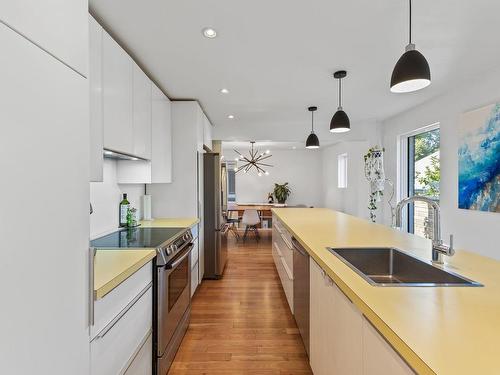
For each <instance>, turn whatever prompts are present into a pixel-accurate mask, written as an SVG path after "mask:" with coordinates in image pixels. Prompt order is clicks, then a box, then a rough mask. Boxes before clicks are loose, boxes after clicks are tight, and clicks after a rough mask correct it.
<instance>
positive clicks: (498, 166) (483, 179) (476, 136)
mask: <svg viewBox="0 0 500 375" xmlns="http://www.w3.org/2000/svg"><path fill="white" fill-rule="evenodd" d="M458 207H459V208H464V209H469V210H479V211H490V212H500V103H495V104H492V105H489V106H486V107H483V108H480V109H477V110H474V111H471V112H467V113H464V114H463V115H462V117H461V121H460V128H459V148H458Z"/></svg>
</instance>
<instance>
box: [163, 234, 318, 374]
mask: <svg viewBox="0 0 500 375" xmlns="http://www.w3.org/2000/svg"><path fill="white" fill-rule="evenodd" d="M181 374H183V375H184V374H190V375H201V374H206V375H228V374H231V375H238V374H252V375H305V374H312V372H311V369H310V367H309V363H308V358H307V355H306V353H305V349H304V347H303V344H302V341H301V338H300V335H299V333H298V330H297V326H296V324H295V321H294V318H293V316H292V314H291V312H290V309H289V308H288V303H287V301H286V297H285V294H284V292H283V289H282V287H281V283H280V280H279V276H278V274H277V272H276V268H275V266H274V262H273V258H272V254H271V233H270V232H268V233H262V238H261V240H260V242H258V243H257V242H256V241H255V240H254V238H253V236H252V237H250V238H249V239H248V240H247V241H246V243H244V244H243V243H242V242H241V241H240V242H238V243H236V241H234V237H233V236H232V235H230V239H229V255H228V262H227V265H226V270H225V272H224V277H223V278H222V279H221V280H204V281H203V283H202V285H201V286H200V287H199V288H198V291H197V292H196V294H195V295H194V297H193V302H192V315H191V323H190V325H189V329H188V332H187V333H186V336H185V337H184V340H183V341H182V344H181V347H180V348H179V351H178V352H177V356H176V357H175V360H174V363H173V364H172V367H171V368H170V371H169V375H181Z"/></svg>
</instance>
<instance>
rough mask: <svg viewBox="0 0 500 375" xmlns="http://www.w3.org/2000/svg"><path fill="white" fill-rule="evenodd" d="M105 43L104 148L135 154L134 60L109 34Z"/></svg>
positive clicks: (106, 34)
mask: <svg viewBox="0 0 500 375" xmlns="http://www.w3.org/2000/svg"><path fill="white" fill-rule="evenodd" d="M102 43H103V49H102V53H103V118H104V148H106V149H109V150H113V151H118V152H122V153H125V154H131V155H133V154H134V141H133V135H134V132H133V114H132V113H133V61H132V58H131V57H130V56H129V55H128V54H127V53H126V52H125V51H124V50H123V49H122V48H121V47H120V46H119V45H118V43H116V42H115V41H114V40H113V38H111V36H110V35H109V34H108V33H106V32H104V33H103V37H102Z"/></svg>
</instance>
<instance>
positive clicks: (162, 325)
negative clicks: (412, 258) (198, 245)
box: [153, 237, 193, 375]
mask: <svg viewBox="0 0 500 375" xmlns="http://www.w3.org/2000/svg"><path fill="white" fill-rule="evenodd" d="M191 238H192V237H190V238H189V240H191ZM183 239H184V240H183V241H182V242H176V243H174V245H173V248H174V249H175V251H176V252H177V254H176V255H175V257H173V258H172V259H171V260H168V261H167V262H166V263H165V264H157V265H156V274H155V280H154V283H153V288H154V290H153V292H154V296H155V306H154V315H153V324H154V326H155V327H154V328H155V329H153V335H154V343H155V345H154V352H155V354H156V356H155V357H156V358H155V360H154V361H153V365H154V373H155V374H157V375H165V374H166V373H167V372H168V369H169V368H170V365H171V364H172V361H173V359H174V357H175V354H176V352H177V349H178V348H179V345H180V343H181V341H182V338H183V337H184V334H185V333H186V331H187V328H188V325H189V317H190V313H191V256H190V255H191V250H192V249H193V244H192V243H191V241H189V242H187V241H186V237H183ZM177 243H179V244H178V245H176V244H177Z"/></svg>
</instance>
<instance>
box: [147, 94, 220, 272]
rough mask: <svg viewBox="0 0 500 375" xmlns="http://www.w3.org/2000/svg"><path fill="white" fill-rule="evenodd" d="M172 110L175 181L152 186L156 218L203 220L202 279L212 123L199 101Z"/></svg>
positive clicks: (175, 105) (178, 103)
mask: <svg viewBox="0 0 500 375" xmlns="http://www.w3.org/2000/svg"><path fill="white" fill-rule="evenodd" d="M171 109H172V113H171V116H172V117H171V118H172V161H173V163H172V182H171V183H168V184H155V185H151V186H148V193H149V194H151V195H152V206H153V216H154V217H198V218H200V223H199V234H198V248H199V257H198V259H199V267H198V273H199V279H200V280H201V279H202V277H203V273H204V249H203V241H204V236H203V152H204V151H203V145H204V127H205V126H206V125H205V124H206V121H208V120H206V116H205V114H204V113H203V111H202V109H201V107H200V105H199V104H198V102H196V101H173V102H172V103H171ZM210 126H212V125H210ZM153 146H154V145H153ZM153 149H154V147H153ZM193 266H195V265H193Z"/></svg>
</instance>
